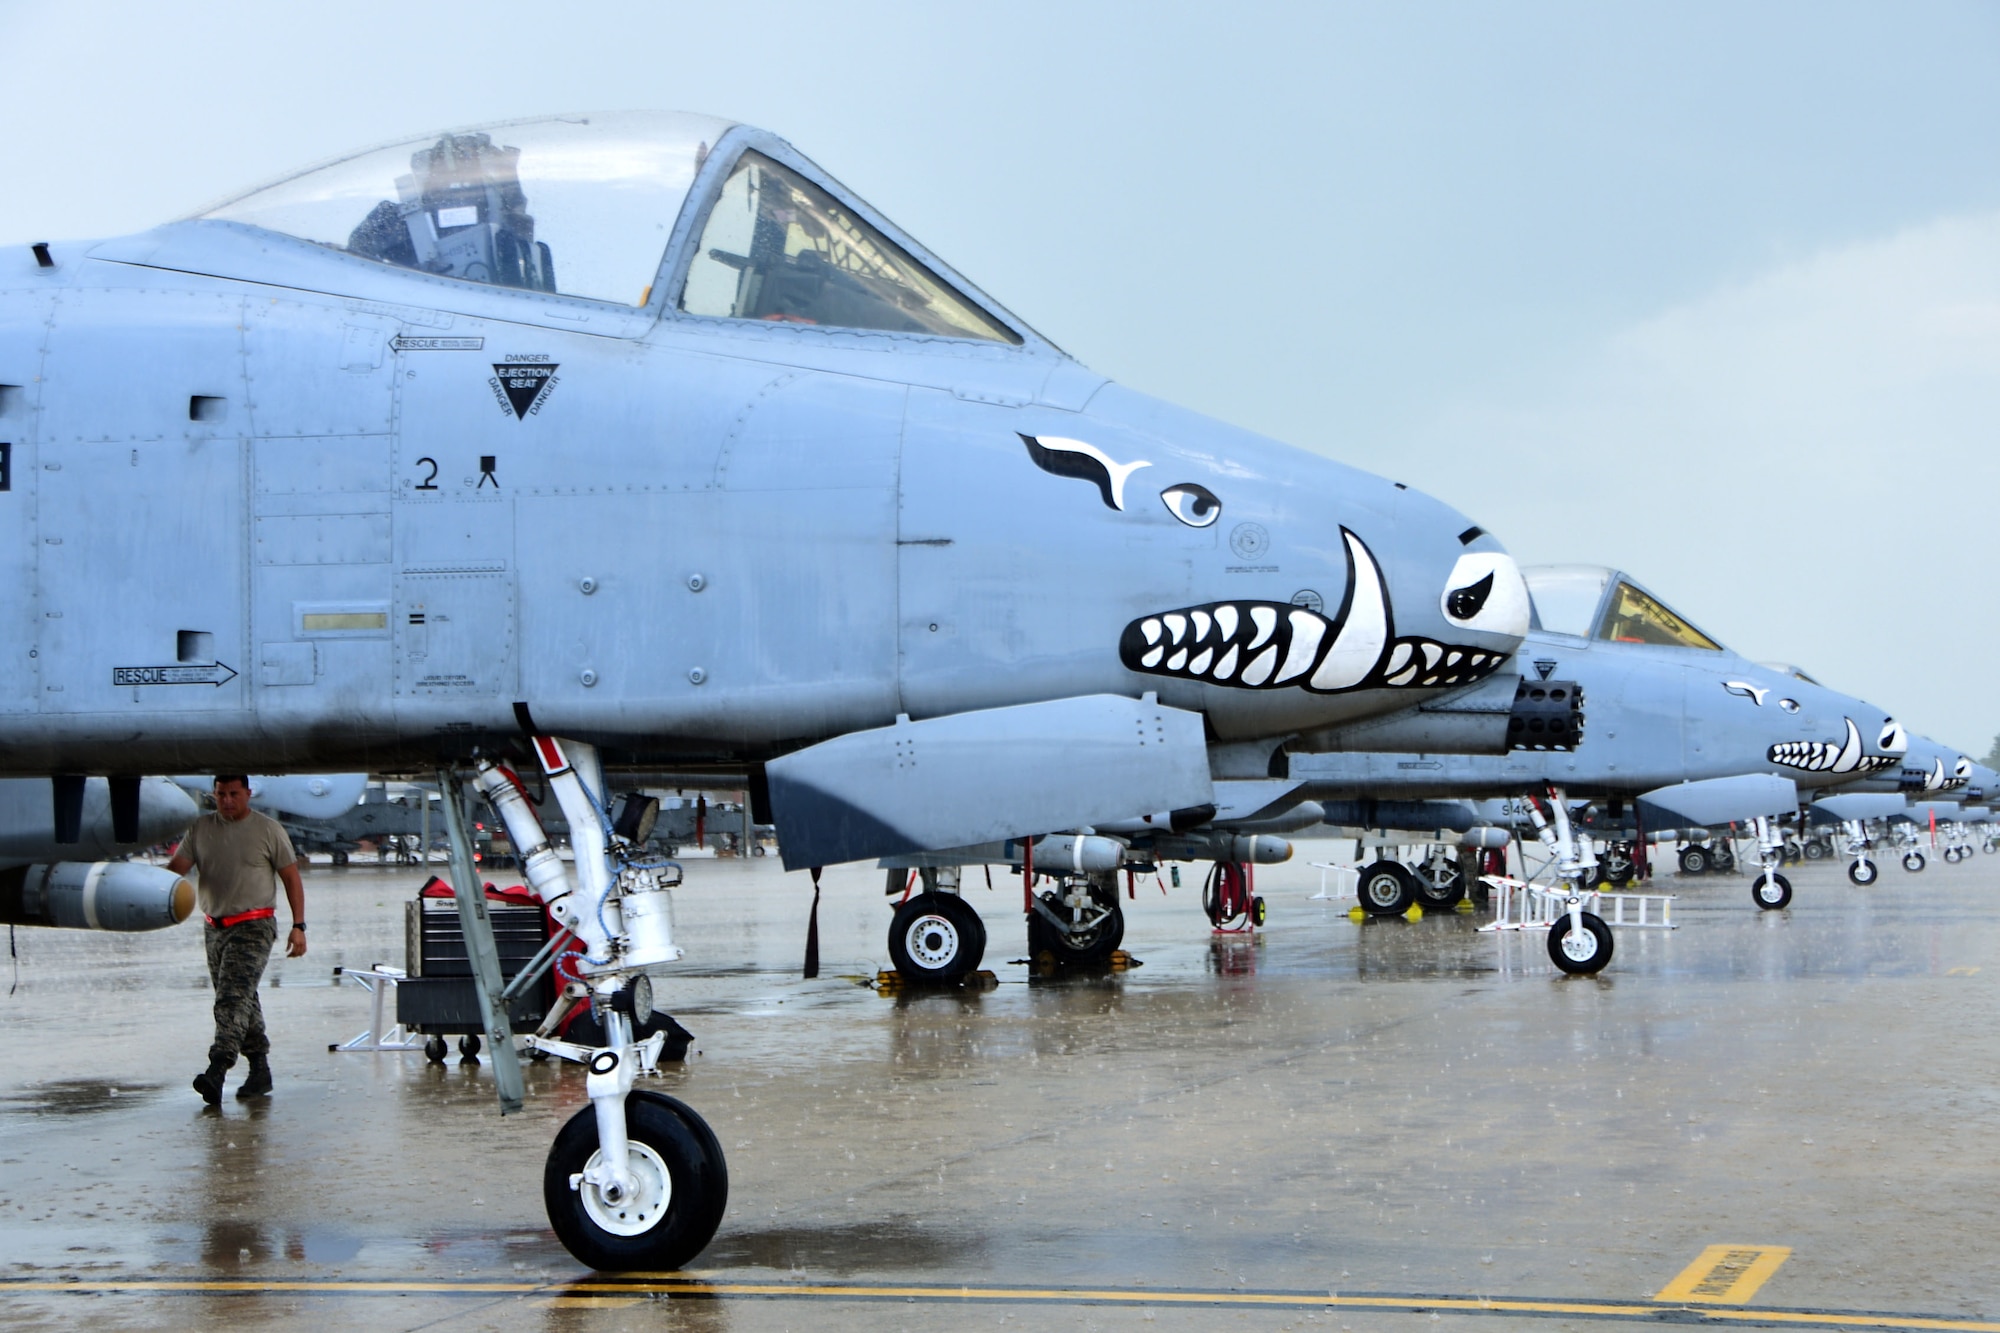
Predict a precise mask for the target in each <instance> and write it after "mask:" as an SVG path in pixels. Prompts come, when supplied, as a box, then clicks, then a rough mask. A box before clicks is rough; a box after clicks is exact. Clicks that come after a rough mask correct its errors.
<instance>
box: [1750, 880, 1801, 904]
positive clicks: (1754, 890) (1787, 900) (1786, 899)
mask: <svg viewBox="0 0 2000 1333" xmlns="http://www.w3.org/2000/svg"><path fill="white" fill-rule="evenodd" d="M1750 901H1751V902H1754V903H1756V904H1757V906H1759V907H1761V908H1763V909H1764V910H1765V911H1767V912H1775V911H1777V910H1778V909H1779V908H1781V907H1788V906H1790V905H1791V901H1792V882H1791V881H1790V880H1788V879H1786V878H1785V877H1784V876H1783V875H1780V874H1779V873H1778V872H1777V871H1775V870H1769V871H1765V872H1763V873H1761V874H1759V875H1758V876H1757V878H1755V879H1753V880H1751V881H1750Z"/></svg>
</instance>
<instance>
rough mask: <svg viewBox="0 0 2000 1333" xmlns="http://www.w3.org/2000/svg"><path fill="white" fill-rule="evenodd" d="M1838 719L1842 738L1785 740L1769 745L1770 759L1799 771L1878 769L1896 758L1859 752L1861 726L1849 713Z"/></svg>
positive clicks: (1867, 771)
mask: <svg viewBox="0 0 2000 1333" xmlns="http://www.w3.org/2000/svg"><path fill="white" fill-rule="evenodd" d="M1841 720H1842V721H1843V722H1845V723H1847V739H1846V740H1845V741H1784V742H1781V743H1780V744H1777V745H1773V746H1772V747H1771V750H1770V759H1771V762H1772V763H1774V764H1783V765H1784V766H1785V767H1786V768H1796V769H1798V770H1799V771H1800V772H1802V773H1879V772H1881V771H1882V770H1883V769H1885V768H1888V767H1889V766H1891V765H1892V764H1894V763H1895V762H1896V757H1895V756H1894V755H1886V754H1881V755H1865V754H1863V753H1861V729H1860V728H1859V727H1857V726H1855V725H1854V719H1853V718H1851V717H1849V718H1842V719H1841Z"/></svg>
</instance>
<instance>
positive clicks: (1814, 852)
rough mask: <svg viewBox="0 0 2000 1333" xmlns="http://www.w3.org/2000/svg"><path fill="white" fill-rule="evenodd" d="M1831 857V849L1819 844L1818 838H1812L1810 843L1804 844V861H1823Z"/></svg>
mask: <svg viewBox="0 0 2000 1333" xmlns="http://www.w3.org/2000/svg"><path fill="white" fill-rule="evenodd" d="M1832 855H1833V848H1831V847H1829V846H1827V845H1826V844H1825V843H1823V842H1821V841H1820V840H1819V839H1818V838H1814V839H1813V840H1812V841H1811V842H1809V843H1807V844H1806V860H1808V861H1824V860H1826V858H1827V857H1829V856H1832Z"/></svg>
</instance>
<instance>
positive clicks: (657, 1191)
mask: <svg viewBox="0 0 2000 1333" xmlns="http://www.w3.org/2000/svg"><path fill="white" fill-rule="evenodd" d="M628 1147H629V1152H628V1155H627V1159H626V1160H627V1163H628V1165H629V1167H630V1170H631V1173H632V1192H631V1194H629V1195H628V1196H627V1197H626V1198H624V1199H621V1200H620V1201H618V1202H617V1203H612V1202H610V1201H609V1200H607V1199H606V1198H605V1197H604V1195H603V1193H602V1192H601V1191H600V1190H599V1189H598V1187H597V1186H596V1185H593V1184H592V1183H591V1182H590V1173H591V1172H593V1171H595V1170H596V1169H597V1168H598V1167H600V1166H602V1165H603V1164H604V1154H603V1153H602V1152H594V1153H592V1154H591V1155H590V1161H588V1162H587V1163H585V1164H584V1168H583V1175H584V1178H583V1179H582V1180H581V1181H579V1182H578V1183H577V1187H576V1188H577V1193H578V1194H580V1195H582V1196H583V1211H584V1212H586V1213H589V1214H590V1220H591V1221H592V1222H595V1223H596V1224H597V1225H598V1226H599V1227H600V1228H602V1229H603V1230H605V1231H608V1232H610V1233H611V1234H612V1235H614V1236H641V1235H644V1234H645V1233H646V1232H648V1231H651V1230H652V1229H653V1228H654V1227H656V1226H658V1225H659V1224H660V1220H661V1219H662V1218H664V1217H665V1216H666V1215H667V1205H668V1204H670V1203H672V1202H673V1199H674V1180H673V1176H672V1175H670V1174H669V1173H668V1171H667V1164H666V1162H665V1161H664V1160H662V1159H661V1157H660V1155H659V1154H658V1153H657V1152H654V1151H653V1150H652V1148H650V1147H648V1146H647V1145H646V1144H643V1143H641V1142H639V1141H638V1140H637V1139H633V1140H632V1141H631V1143H630V1144H629V1145H628Z"/></svg>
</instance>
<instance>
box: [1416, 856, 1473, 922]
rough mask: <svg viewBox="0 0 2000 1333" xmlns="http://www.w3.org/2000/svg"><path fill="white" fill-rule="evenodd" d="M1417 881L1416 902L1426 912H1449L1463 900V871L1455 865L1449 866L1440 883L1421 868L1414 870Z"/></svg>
mask: <svg viewBox="0 0 2000 1333" xmlns="http://www.w3.org/2000/svg"><path fill="white" fill-rule="evenodd" d="M1414 875H1415V878H1416V881H1417V904H1418V905H1419V906H1420V907H1422V908H1423V909H1424V910H1425V911H1426V912H1449V911H1450V910H1451V909H1452V908H1454V907H1456V906H1458V905H1459V904H1460V903H1461V902H1464V901H1465V872H1463V871H1461V870H1460V869H1459V868H1458V867H1457V866H1452V867H1450V873H1449V874H1447V875H1446V876H1445V881H1444V883H1443V884H1442V885H1440V884H1438V883H1437V882H1436V881H1435V880H1433V879H1432V878H1431V877H1430V875H1429V874H1428V873H1427V872H1425V871H1422V870H1418V871H1415V872H1414Z"/></svg>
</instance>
